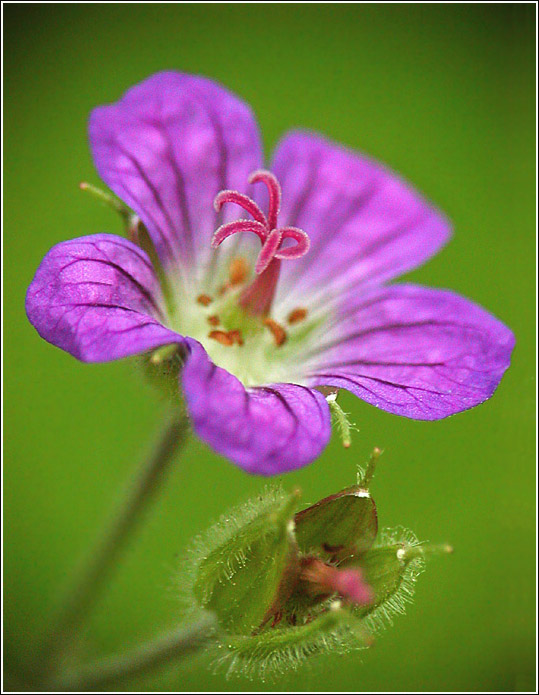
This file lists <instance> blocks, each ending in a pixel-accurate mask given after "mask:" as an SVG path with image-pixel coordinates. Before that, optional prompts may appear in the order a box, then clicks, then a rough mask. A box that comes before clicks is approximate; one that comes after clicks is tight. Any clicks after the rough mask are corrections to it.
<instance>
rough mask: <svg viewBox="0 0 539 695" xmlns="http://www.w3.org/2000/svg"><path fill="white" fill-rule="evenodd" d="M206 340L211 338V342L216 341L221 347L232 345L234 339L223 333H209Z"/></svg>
mask: <svg viewBox="0 0 539 695" xmlns="http://www.w3.org/2000/svg"><path fill="white" fill-rule="evenodd" d="M208 338H213V340H216V341H217V342H218V343H220V344H221V345H228V346H230V345H234V339H233V338H232V337H231V336H230V334H229V333H225V331H210V333H208Z"/></svg>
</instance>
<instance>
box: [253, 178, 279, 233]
mask: <svg viewBox="0 0 539 695" xmlns="http://www.w3.org/2000/svg"><path fill="white" fill-rule="evenodd" d="M248 181H249V183H258V182H259V181H261V182H262V183H265V184H266V186H267V188H268V193H269V211H268V226H269V228H270V229H275V227H276V226H277V217H278V216H279V211H280V209H281V185H280V183H279V181H277V177H276V176H275V175H274V174H272V173H271V171H266V170H265V169H258V170H257V171H253V173H252V174H251V175H250V176H249V179H248Z"/></svg>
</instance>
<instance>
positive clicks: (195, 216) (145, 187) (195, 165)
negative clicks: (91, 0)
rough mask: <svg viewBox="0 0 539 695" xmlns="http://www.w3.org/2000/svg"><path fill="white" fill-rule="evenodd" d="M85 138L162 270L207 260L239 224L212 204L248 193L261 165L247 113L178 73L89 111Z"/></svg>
mask: <svg viewBox="0 0 539 695" xmlns="http://www.w3.org/2000/svg"><path fill="white" fill-rule="evenodd" d="M89 136H90V145H91V148H92V152H93V156H94V161H95V165H96V168H97V170H98V172H99V175H100V176H101V178H102V179H103V180H104V181H105V182H106V183H107V185H108V186H109V187H110V188H111V189H112V190H113V191H114V192H115V193H116V194H117V195H118V196H119V197H120V198H121V199H122V200H123V201H124V202H125V203H127V204H128V205H129V206H130V207H131V208H132V209H133V210H134V211H135V212H136V213H137V214H138V215H139V216H140V218H141V220H142V221H143V222H144V224H145V225H146V227H147V228H148V231H149V233H150V235H151V237H152V239H153V242H154V244H155V245H156V248H157V252H158V254H159V257H160V259H161V262H162V263H163V264H164V265H165V267H168V266H170V265H171V264H177V263H180V264H185V265H187V266H189V265H190V264H192V263H193V262H194V261H195V259H197V256H199V254H200V252H204V253H205V254H206V256H209V254H210V253H212V252H211V250H210V240H211V235H212V234H213V232H214V231H215V230H216V229H217V227H219V225H220V224H222V223H223V222H227V221H231V220H233V219H236V218H237V217H238V214H237V213H238V211H237V210H234V207H233V206H228V207H227V210H224V211H223V212H222V213H220V214H218V213H217V212H216V211H215V209H214V207H213V199H214V198H215V196H216V194H217V193H218V192H219V191H221V190H223V189H234V190H236V191H240V192H244V191H246V188H247V179H248V176H249V174H250V173H251V172H252V171H253V169H258V168H259V167H260V166H261V163H262V149H261V143H260V136H259V132H258V128H257V125H256V121H255V119H254V117H253V115H252V113H251V111H250V109H249V107H247V106H246V105H245V104H244V103H243V102H242V101H240V100H239V99H238V98H237V97H236V96H234V95H233V94H232V93H230V92H228V91H227V90H225V89H224V88H223V87H221V86H220V85H218V84H216V83H215V82H212V81H211V80H208V79H205V78H202V77H197V76H193V75H185V74H182V73H179V72H161V73H157V74H155V75H152V76H151V77H149V78H148V79H147V80H145V81H144V82H142V83H140V84H138V85H136V86H135V87H133V88H131V89H130V90H129V91H127V92H126V93H125V95H124V96H123V97H122V99H121V100H120V101H118V102H117V103H115V104H111V105H108V106H102V107H99V108H97V109H95V110H94V111H93V112H92V114H91V117H90V124H89ZM198 260H199V261H200V258H199V259H198Z"/></svg>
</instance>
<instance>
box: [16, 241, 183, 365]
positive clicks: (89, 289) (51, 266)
mask: <svg viewBox="0 0 539 695" xmlns="http://www.w3.org/2000/svg"><path fill="white" fill-rule="evenodd" d="M26 313H27V315H28V319H29V320H30V323H31V324H32V325H33V326H34V328H35V329H36V330H37V332H38V333H39V335H40V336H41V337H42V338H44V339H45V340H47V341H48V342H49V343H52V344H53V345H56V346H57V347H60V348H62V349H63V350H66V351H67V352H69V353H70V354H72V355H73V356H74V357H77V358H78V359H79V360H82V361H83V362H108V361H109V360H116V359H120V358H122V357H128V356H130V355H134V354H137V353H141V352H146V351H147V350H151V349H153V348H156V347H159V346H160V345H164V344H166V343H175V342H183V338H182V337H181V336H179V335H178V334H177V333H174V331H171V330H169V329H168V328H165V326H163V325H162V321H163V318H164V317H163V305H162V297H161V292H160V289H159V282H158V280H157V278H156V276H155V274H154V271H153V268H152V265H151V263H150V260H149V258H148V256H147V255H146V254H145V253H144V251H142V250H141V249H140V248H139V247H138V246H135V245H134V244H132V243H131V242H130V241H127V240H126V239H122V238H121V237H117V236H114V235H112V234H96V235H93V236H86V237H80V238H79V239H72V240H71V241H64V242H62V243H60V244H57V245H56V246H54V247H53V248H52V249H51V250H50V251H49V252H48V253H47V255H46V256H45V258H44V259H43V260H42V262H41V264H40V266H39V268H38V269H37V271H36V274H35V277H34V279H33V280H32V283H31V284H30V287H29V288H28V292H27V294H26Z"/></svg>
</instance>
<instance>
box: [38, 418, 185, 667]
mask: <svg viewBox="0 0 539 695" xmlns="http://www.w3.org/2000/svg"><path fill="white" fill-rule="evenodd" d="M188 431H189V423H188V418H187V415H186V414H185V413H184V412H181V413H180V414H176V413H175V414H174V415H172V416H170V418H169V419H168V420H167V422H166V424H165V425H164V427H163V430H162V432H161V434H160V436H159V438H158V440H157V443H156V445H155V448H154V450H153V451H152V453H151V454H150V456H149V457H148V458H147V459H146V460H145V461H144V462H143V463H142V466H141V468H140V470H139V471H138V473H137V475H136V477H135V479H134V481H133V482H132V483H131V485H130V486H129V487H128V489H127V491H126V493H125V496H124V499H123V500H122V501H121V502H120V505H119V506H118V509H117V511H116V513H115V515H114V516H113V517H112V520H111V522H110V524H109V526H108V528H107V529H106V531H105V533H104V534H103V536H102V537H101V539H100V540H99V541H98V543H97V544H96V546H95V548H94V550H93V552H92V553H91V554H90V556H89V558H88V560H87V563H86V565H85V566H84V567H83V569H82V571H81V572H80V574H79V577H78V579H77V580H76V581H75V582H74V584H73V587H72V589H71V591H69V592H68V594H67V596H66V597H65V599H64V602H63V604H62V605H61V608H60V610H59V612H58V614H57V615H56V618H55V619H54V621H53V624H52V626H51V628H50V629H49V631H48V633H47V635H46V637H45V640H44V643H43V647H42V650H41V654H40V664H39V666H38V671H39V672H40V673H41V676H42V678H48V677H51V676H53V675H54V673H55V672H56V670H57V668H58V666H59V664H60V661H61V658H62V656H63V654H64V653H65V651H66V649H67V648H68V646H71V645H72V644H73V642H74V641H75V640H76V637H77V634H78V632H79V629H80V627H81V625H82V624H83V622H84V620H85V618H86V617H87V615H88V613H89V612H90V610H91V608H92V606H93V605H94V603H95V601H96V600H97V599H98V597H99V595H100V593H101V591H102V589H103V588H104V585H105V582H106V580H107V579H108V577H109V576H110V573H111V570H112V568H113V566H114V565H115V563H116V561H117V560H118V559H119V557H120V555H121V553H122V551H123V550H124V548H125V545H126V543H127V541H128V540H129V537H130V536H131V535H132V533H133V531H134V530H135V527H136V525H137V523H138V522H139V520H140V518H141V516H142V513H143V511H144V510H145V509H146V508H147V507H148V504H149V503H150V501H151V499H152V498H153V497H154V496H155V494H156V493H157V491H158V489H159V488H160V486H161V485H162V484H163V482H164V481H165V479H166V477H167V474H168V472H169V471H170V468H171V464H172V461H173V460H174V457H175V454H177V452H178V451H179V449H180V448H181V447H182V446H183V444H184V443H185V440H186V438H187V434H188Z"/></svg>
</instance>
